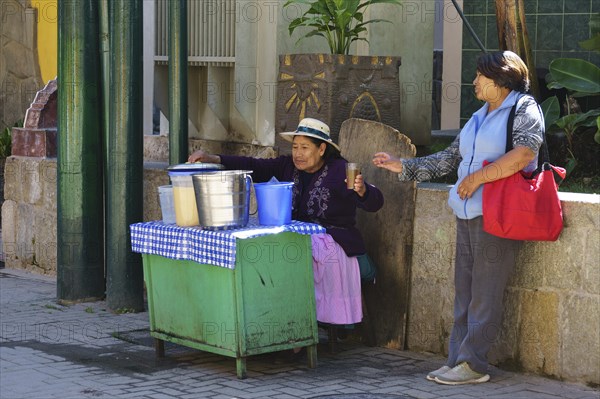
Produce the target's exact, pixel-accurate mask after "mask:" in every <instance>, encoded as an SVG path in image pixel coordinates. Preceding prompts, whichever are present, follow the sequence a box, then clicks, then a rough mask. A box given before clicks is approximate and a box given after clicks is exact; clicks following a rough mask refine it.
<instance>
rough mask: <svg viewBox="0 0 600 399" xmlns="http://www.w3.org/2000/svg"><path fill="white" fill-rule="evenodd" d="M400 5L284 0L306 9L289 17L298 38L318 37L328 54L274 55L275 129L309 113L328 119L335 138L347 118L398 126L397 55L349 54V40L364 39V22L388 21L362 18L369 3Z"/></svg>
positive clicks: (395, 1) (386, 0)
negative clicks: (276, 60) (276, 75)
mask: <svg viewBox="0 0 600 399" xmlns="http://www.w3.org/2000/svg"><path fill="white" fill-rule="evenodd" d="M375 4H392V5H399V4H400V1H399V0H366V1H364V0H363V1H360V0H288V1H287V2H286V3H285V5H284V7H290V6H292V5H294V6H301V7H308V9H307V10H306V11H305V12H304V13H303V14H302V15H301V16H299V17H298V18H295V19H294V20H292V21H291V22H290V24H289V27H288V30H289V33H290V35H292V34H293V33H294V32H295V31H296V30H301V31H302V36H301V37H300V39H298V41H300V40H304V39H307V38H311V37H321V38H323V39H325V40H326V41H327V44H328V46H329V50H330V52H331V53H329V54H283V55H281V56H280V57H279V78H278V85H277V93H278V97H277V106H276V120H277V126H276V130H277V131H278V132H281V131H286V130H291V129H295V127H296V126H297V124H298V122H299V120H301V119H302V118H304V117H314V118H318V119H321V120H323V121H324V122H326V123H327V124H329V126H330V128H331V131H332V136H333V139H334V140H337V136H336V135H337V134H338V131H339V128H340V126H341V124H342V122H343V121H344V120H346V119H348V118H353V117H354V118H362V119H369V120H375V121H378V122H382V123H385V124H388V125H390V126H393V127H396V128H398V127H399V124H400V91H399V81H398V67H399V66H400V57H392V56H351V55H349V52H350V47H351V44H352V43H354V42H357V41H367V39H366V38H365V37H364V36H363V34H364V33H365V32H366V31H367V25H368V24H371V23H377V22H389V21H386V20H382V19H371V20H365V10H367V8H368V7H369V6H370V5H375Z"/></svg>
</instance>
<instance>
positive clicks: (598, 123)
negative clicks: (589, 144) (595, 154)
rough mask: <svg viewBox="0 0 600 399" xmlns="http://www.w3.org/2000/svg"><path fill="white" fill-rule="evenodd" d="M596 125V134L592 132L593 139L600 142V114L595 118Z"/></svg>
mask: <svg viewBox="0 0 600 399" xmlns="http://www.w3.org/2000/svg"><path fill="white" fill-rule="evenodd" d="M596 126H597V127H598V130H596V134H594V141H596V143H598V144H600V116H599V117H597V118H596Z"/></svg>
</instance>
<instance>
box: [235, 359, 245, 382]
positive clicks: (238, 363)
mask: <svg viewBox="0 0 600 399" xmlns="http://www.w3.org/2000/svg"><path fill="white" fill-rule="evenodd" d="M235 368H236V371H237V377H238V378H239V379H240V380H243V379H244V378H246V357H245V356H240V357H237V358H236V359H235Z"/></svg>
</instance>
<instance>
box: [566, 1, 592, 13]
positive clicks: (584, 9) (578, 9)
mask: <svg viewBox="0 0 600 399" xmlns="http://www.w3.org/2000/svg"><path fill="white" fill-rule="evenodd" d="M591 7H592V2H591V0H568V1H565V14H581V13H585V14H588V13H589V12H590V10H591Z"/></svg>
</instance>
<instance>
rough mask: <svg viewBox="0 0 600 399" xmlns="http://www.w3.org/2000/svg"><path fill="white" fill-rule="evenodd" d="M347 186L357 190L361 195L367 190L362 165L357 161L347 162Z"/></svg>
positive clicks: (349, 188)
mask: <svg viewBox="0 0 600 399" xmlns="http://www.w3.org/2000/svg"><path fill="white" fill-rule="evenodd" d="M346 188H347V189H348V190H354V191H356V193H357V194H358V195H360V196H361V197H362V196H363V195H365V192H366V191H367V188H366V187H365V182H364V180H363V177H362V175H361V174H360V166H359V165H358V164H357V163H354V162H348V163H347V164H346Z"/></svg>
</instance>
